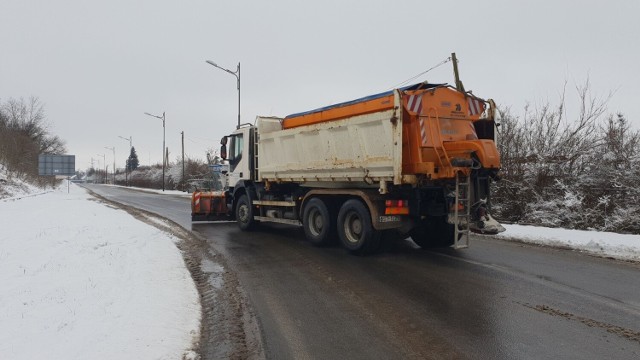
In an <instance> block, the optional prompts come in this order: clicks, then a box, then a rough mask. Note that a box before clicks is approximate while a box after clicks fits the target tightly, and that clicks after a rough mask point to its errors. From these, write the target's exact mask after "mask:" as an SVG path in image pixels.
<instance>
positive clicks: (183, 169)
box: [180, 131, 185, 191]
mask: <svg viewBox="0 0 640 360" xmlns="http://www.w3.org/2000/svg"><path fill="white" fill-rule="evenodd" d="M180 134H182V191H184V182H185V181H184V131H182V132H181V133H180Z"/></svg>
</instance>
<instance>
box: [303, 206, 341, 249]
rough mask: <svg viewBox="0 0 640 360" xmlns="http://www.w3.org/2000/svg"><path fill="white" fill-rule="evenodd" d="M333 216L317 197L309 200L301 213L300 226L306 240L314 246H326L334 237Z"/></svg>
mask: <svg viewBox="0 0 640 360" xmlns="http://www.w3.org/2000/svg"><path fill="white" fill-rule="evenodd" d="M335 221H336V220H335V218H333V217H332V216H331V212H330V211H329V207H327V204H325V202H324V201H322V200H321V199H319V198H313V199H311V200H309V201H308V202H307V203H306V204H305V206H304V211H303V215H302V227H303V228H304V234H305V236H306V237H307V240H309V242H310V243H311V244H313V245H315V246H326V245H329V244H331V243H332V242H333V239H335V237H336V229H335V228H336V227H335Z"/></svg>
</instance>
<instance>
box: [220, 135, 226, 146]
mask: <svg viewBox="0 0 640 360" xmlns="http://www.w3.org/2000/svg"><path fill="white" fill-rule="evenodd" d="M220 145H227V136H223V137H222V139H220Z"/></svg>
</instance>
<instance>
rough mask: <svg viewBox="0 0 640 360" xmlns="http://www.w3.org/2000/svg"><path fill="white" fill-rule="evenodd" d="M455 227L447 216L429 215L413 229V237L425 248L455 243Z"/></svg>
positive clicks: (414, 240) (447, 245)
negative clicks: (448, 220)
mask: <svg viewBox="0 0 640 360" xmlns="http://www.w3.org/2000/svg"><path fill="white" fill-rule="evenodd" d="M454 237H455V229H454V227H453V225H452V224H449V223H448V222H447V217H446V216H438V217H429V218H427V219H425V220H423V221H422V223H421V224H420V225H418V226H417V227H415V228H413V229H412V230H411V239H412V240H413V242H415V243H416V244H418V246H420V247H421V248H423V249H432V248H442V247H449V246H451V245H453V240H454Z"/></svg>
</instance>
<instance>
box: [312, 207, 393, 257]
mask: <svg viewBox="0 0 640 360" xmlns="http://www.w3.org/2000/svg"><path fill="white" fill-rule="evenodd" d="M302 225H303V228H304V233H305V235H306V237H307V239H308V240H309V242H311V243H312V244H313V245H316V246H326V245H329V244H332V243H334V242H336V238H339V239H340V242H341V244H342V246H343V247H345V248H346V249H347V250H349V251H350V252H351V253H353V254H367V253H373V252H376V251H378V250H379V249H380V245H381V241H382V233H381V232H380V231H376V230H375V229H374V228H373V225H372V223H371V214H370V213H369V210H368V209H367V207H366V206H365V205H364V204H363V203H362V202H361V201H359V200H356V199H350V200H347V201H346V202H344V204H342V206H341V207H340V210H339V211H338V214H337V216H336V214H335V208H334V207H333V206H332V205H331V204H330V203H328V202H326V201H324V200H323V199H321V198H313V199H310V200H309V201H308V202H307V203H306V205H305V207H304V211H303V217H302Z"/></svg>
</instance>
